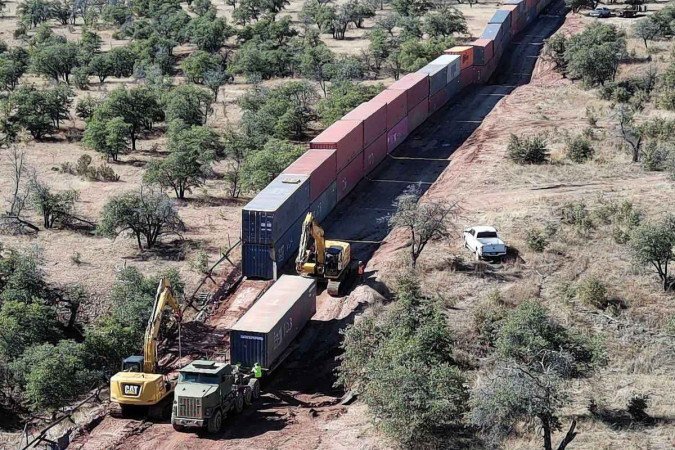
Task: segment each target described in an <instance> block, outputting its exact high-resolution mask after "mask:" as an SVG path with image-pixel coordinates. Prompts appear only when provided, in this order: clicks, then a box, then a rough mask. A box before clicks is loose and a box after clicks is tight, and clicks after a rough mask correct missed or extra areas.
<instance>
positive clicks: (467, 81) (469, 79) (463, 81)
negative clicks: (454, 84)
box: [459, 66, 476, 90]
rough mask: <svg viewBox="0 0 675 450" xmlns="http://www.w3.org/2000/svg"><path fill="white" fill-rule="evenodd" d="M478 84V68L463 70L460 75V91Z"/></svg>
mask: <svg viewBox="0 0 675 450" xmlns="http://www.w3.org/2000/svg"><path fill="white" fill-rule="evenodd" d="M475 82H476V66H471V67H467V68H466V69H462V72H461V73H460V74H459V88H460V90H462V89H465V88H467V87H469V86H471V85H472V84H474V83H475Z"/></svg>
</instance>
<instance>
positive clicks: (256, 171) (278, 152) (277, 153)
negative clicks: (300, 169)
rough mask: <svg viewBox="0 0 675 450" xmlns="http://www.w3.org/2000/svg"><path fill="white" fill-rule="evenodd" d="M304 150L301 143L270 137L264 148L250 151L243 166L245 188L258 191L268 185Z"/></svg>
mask: <svg viewBox="0 0 675 450" xmlns="http://www.w3.org/2000/svg"><path fill="white" fill-rule="evenodd" d="M303 152H304V149H303V148H302V147H301V146H299V145H294V144H292V143H290V142H288V141H283V140H280V139H274V138H272V139H270V140H269V141H267V143H265V145H264V146H263V148H262V149H260V150H258V151H254V152H251V153H249V154H248V155H247V156H246V160H245V161H244V165H243V167H242V174H241V176H242V182H243V188H244V189H245V190H248V191H254V192H257V191H259V190H261V189H262V188H264V187H265V186H267V185H268V184H269V183H270V182H271V181H272V180H273V179H275V178H276V177H277V176H278V175H279V174H281V172H283V171H284V169H286V167H288V166H290V165H291V163H292V162H293V161H295V160H296V159H298V158H299V157H300V155H302V153H303Z"/></svg>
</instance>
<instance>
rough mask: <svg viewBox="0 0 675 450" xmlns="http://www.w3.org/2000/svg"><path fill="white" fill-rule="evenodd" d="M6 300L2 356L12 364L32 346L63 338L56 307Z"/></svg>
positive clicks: (0, 329)
mask: <svg viewBox="0 0 675 450" xmlns="http://www.w3.org/2000/svg"><path fill="white" fill-rule="evenodd" d="M35 300H36V301H32V302H30V303H26V302H23V301H17V300H6V301H4V302H3V303H2V308H1V309H0V353H1V354H2V355H3V357H4V358H5V359H6V360H9V361H12V360H14V359H16V358H18V357H19V356H21V354H22V353H23V352H24V351H25V350H26V349H27V348H28V347H30V346H32V345H35V344H42V343H44V342H57V341H58V340H59V339H60V338H61V337H62V335H63V333H62V331H61V327H60V324H59V321H58V317H57V315H56V311H55V310H54V308H53V307H51V306H47V305H43V304H41V303H39V301H38V299H35Z"/></svg>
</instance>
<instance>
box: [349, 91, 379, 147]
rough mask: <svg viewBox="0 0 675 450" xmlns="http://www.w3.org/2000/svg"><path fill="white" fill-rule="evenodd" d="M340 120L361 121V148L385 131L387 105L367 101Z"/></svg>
mask: <svg viewBox="0 0 675 450" xmlns="http://www.w3.org/2000/svg"><path fill="white" fill-rule="evenodd" d="M342 120H362V121H363V148H366V147H368V146H369V145H370V144H372V143H373V142H374V141H375V139H377V138H378V137H380V136H381V135H382V134H383V133H386V132H387V105H386V104H384V103H380V102H373V101H368V102H365V103H361V104H360V105H359V106H357V107H356V108H354V109H352V110H351V111H349V112H348V113H347V114H345V116H344V117H343V118H342Z"/></svg>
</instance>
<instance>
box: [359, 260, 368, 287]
mask: <svg viewBox="0 0 675 450" xmlns="http://www.w3.org/2000/svg"><path fill="white" fill-rule="evenodd" d="M357 273H358V275H359V284H363V280H364V278H365V274H366V265H365V264H364V263H363V261H359V265H358V269H357Z"/></svg>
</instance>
